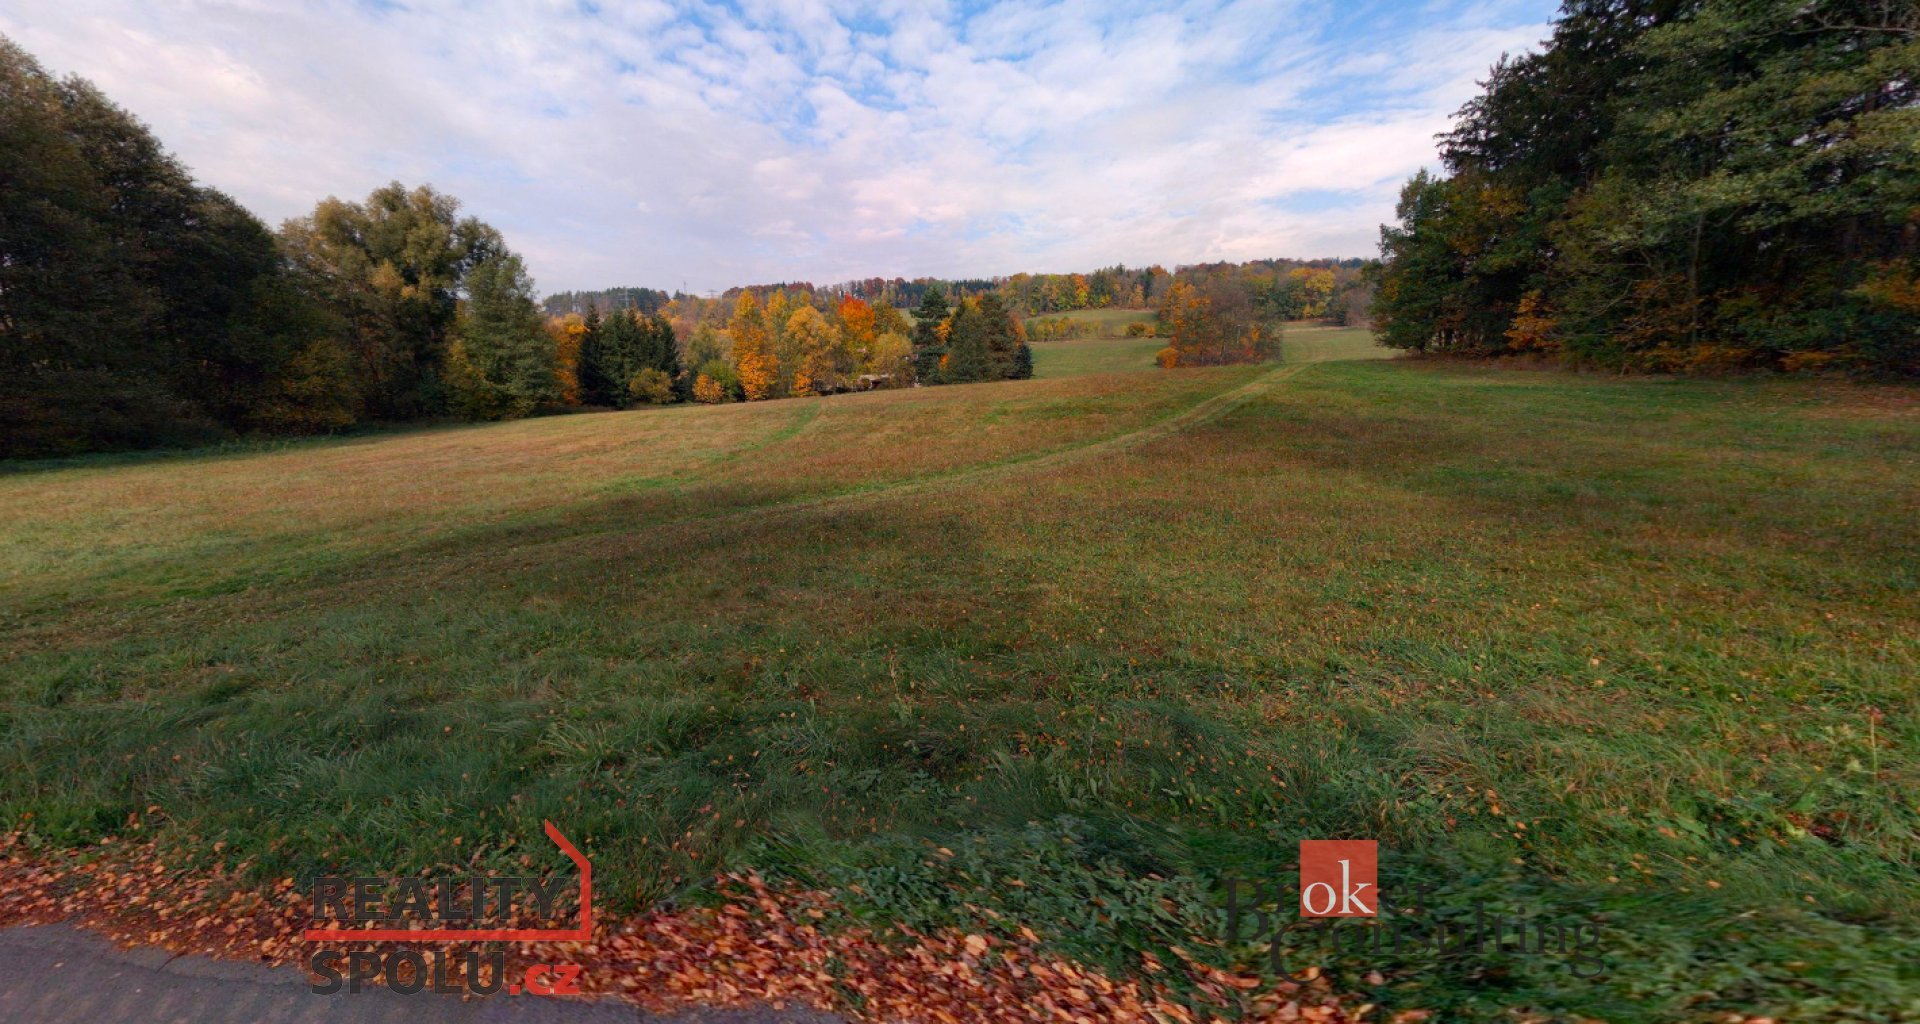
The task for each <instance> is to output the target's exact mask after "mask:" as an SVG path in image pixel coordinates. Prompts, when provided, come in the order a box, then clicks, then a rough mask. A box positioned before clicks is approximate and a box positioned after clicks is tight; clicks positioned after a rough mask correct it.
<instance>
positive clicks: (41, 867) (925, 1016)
mask: <svg viewBox="0 0 1920 1024" xmlns="http://www.w3.org/2000/svg"><path fill="white" fill-rule="evenodd" d="M716 881H717V886H718V890H719V892H720V893H721V894H722V895H723V897H724V901H723V902H722V903H721V904H720V905H719V906H718V907H714V908H695V909H678V910H662V911H655V912H652V913H648V914H643V915H640V916H638V917H633V918H628V919H625V920H621V921H615V922H607V921H603V922H601V923H599V924H598V925H597V927H596V929H595V938H594V940H593V941H591V942H547V943H516V944H512V946H511V947H510V953H511V959H512V960H514V961H516V962H525V963H577V964H580V965H581V966H582V967H583V968H584V970H583V971H582V976H581V981H582V984H583V987H584V989H585V990H586V991H587V992H588V993H589V994H593V995H600V996H615V997H619V998H622V999H625V1000H627V1001H630V1002H633V1003H637V1004H639V1005H641V1006H644V1007H646V1008H648V1009H650V1010H655V1011H659V1010H667V1009H671V1008H674V1007H677V1006H687V1005H699V1006H739V1005H749V1004H773V1005H775V1006H781V1005H801V1006H807V1007H811V1008H814V1009H819V1010H827V1011H831V1012H836V1013H840V1014H844V1015H846V1016H848V1017H851V1018H853V1019H856V1020H861V1021H873V1022H937V1024H960V1022H963V1021H964V1022H969V1024H971V1022H984V1024H1017V1022H1041V1021H1045V1022H1064V1024H1093V1022H1113V1024H1200V1022H1202V1021H1206V1020H1212V1019H1219V1018H1218V1017H1216V1016H1215V1015H1214V1014H1210V1013H1206V1012H1202V1011H1196V1010H1194V1009H1192V1008H1191V1007H1190V1005H1188V1003H1197V1004H1201V1005H1211V1006H1216V1007H1221V1008H1223V1010H1222V1016H1231V1018H1232V1019H1236V1020H1243V1021H1251V1022H1258V1024H1266V1022H1278V1021H1315V1022H1326V1024H1343V1022H1347V1021H1358V1020H1361V1019H1363V1018H1365V1017H1366V1016H1367V1015H1368V1014H1369V1013H1370V1012H1371V1011H1372V1009H1373V1008H1372V1007H1371V1006H1367V1005H1357V1006H1346V1005H1343V1004H1342V1002H1341V1000H1340V998H1339V997H1338V996H1336V995H1335V994H1334V993H1333V992H1332V990H1331V988H1330V986H1329V985H1328V983H1327V981H1326V979H1325V978H1322V977H1318V976H1317V975H1318V972H1313V974H1312V976H1309V977H1308V978H1307V979H1306V980H1292V979H1288V980H1282V981H1280V982H1279V983H1277V984H1275V985H1272V986H1267V988H1266V990H1265V991H1259V990H1260V989H1261V988H1262V986H1263V984H1264V983H1263V981H1262V980H1261V979H1258V978H1253V977H1247V976H1241V975H1234V974H1230V973H1228V972H1225V971H1221V970H1219V969H1218V968H1214V967H1210V966H1208V965H1205V964H1201V963H1199V962H1197V961H1194V960H1190V959H1186V958H1184V957H1183V958H1182V960H1183V963H1182V965H1181V966H1180V967H1178V968H1170V967H1169V966H1167V965H1163V964H1162V963H1161V962H1160V961H1159V960H1157V959H1155V958H1154V957H1152V955H1151V954H1143V959H1142V965H1141V966H1142V969H1143V972H1144V974H1145V978H1144V979H1142V980H1126V979H1115V978H1110V977H1108V976H1106V975H1105V974H1103V973H1101V972H1099V971H1095V970H1091V969H1089V968H1086V967H1083V966H1081V965H1078V964H1075V963H1072V962H1069V961H1066V960H1062V959H1059V958H1058V957H1055V956H1052V955H1049V954H1047V953H1045V952H1043V951H1042V950H1041V949H1040V948H1039V942H1038V937H1037V936H1036V935H1035V933H1034V932H1033V931H1032V930H1030V929H1026V928H1022V929H1019V934H1018V935H1017V937H1005V936H1001V935H987V934H980V933H974V932H960V931H953V932H942V933H939V934H932V935H922V934H918V933H914V932H911V931H905V930H902V931H901V932H899V933H898V934H893V935H887V936H881V935H878V934H876V933H874V932H873V931H871V930H868V929H866V928H864V927H858V926H855V927H834V928H831V929H829V928H826V927H823V922H826V921H828V920H829V919H838V918H840V917H841V915H837V914H835V913H834V912H833V909H834V908H833V903H832V897H831V895H830V894H828V893H825V892H817V891H800V890H792V889H776V888H773V887H771V886H769V885H767V884H766V883H765V882H764V881H762V880H761V879H760V878H758V877H757V876H754V875H726V876H723V877H721V878H719V879H717V880H716ZM222 893H225V894H226V895H224V896H222V895H221V894H222ZM58 920H71V921H76V922H79V923H82V924H84V925H86V926H87V927H90V928H92V929H94V930H96V931H99V932H102V933H103V934H105V935H107V936H108V937H110V938H112V939H113V940H115V941H116V942H119V943H122V944H125V945H141V946H160V947H164V948H166V949H170V950H173V951H175V952H182V953H200V954H205V955H211V956H217V957H223V958H228V959H250V960H256V961H260V962H265V963H270V964H298V963H299V962H301V960H302V959H303V957H304V956H305V954H306V953H308V952H309V951H310V949H311V948H312V945H311V944H310V943H308V942H306V941H305V940H304V939H303V938H302V937H301V931H302V929H304V928H306V927H308V926H309V925H311V924H312V923H313V922H312V919H311V908H310V906H309V905H308V902H307V900H306V898H305V897H304V896H303V895H302V894H301V893H300V892H299V891H297V888H296V886H295V884H294V882H293V880H292V879H283V880H281V881H280V882H278V883H277V884H275V885H273V886H271V887H269V888H268V889H266V890H261V889H259V888H257V887H242V888H236V887H235V886H234V884H233V879H232V878H231V877H229V876H224V875H222V874H220V873H219V872H212V873H201V872H186V871H176V870H172V869H170V868H169V867H168V866H167V865H166V864H165V863H164V862H163V861H162V860H161V859H160V855H159V854H158V853H157V852H156V851H155V850H154V849H153V848H152V847H150V846H129V845H123V844H114V843H113V842H112V841H107V842H105V843H103V844H102V845H101V846H99V847H96V848H94V849H92V850H89V851H87V854H86V855H85V856H78V855H66V856H62V857H57V858H56V857H47V856H42V855H35V854H31V853H29V852H28V851H26V850H24V849H22V848H21V847H20V846H19V844H18V843H17V842H15V841H12V840H0V926H5V925H16V924H28V923H43V922H51V921H58ZM328 947H329V948H338V947H337V946H336V944H332V943H329V944H328ZM370 948H371V947H370ZM377 948H393V946H392V944H389V943H382V944H378V947H377ZM423 948H440V947H433V946H427V947H423ZM1175 970H1178V971H1181V972H1184V974H1185V978H1186V981H1187V983H1188V985H1189V986H1190V993H1191V994H1192V995H1196V996H1197V997H1198V998H1197V999H1191V998H1190V999H1189V1000H1188V1002H1182V1001H1179V1000H1177V999H1175V998H1174V996H1173V993H1172V990H1171V989H1170V988H1169V987H1168V986H1167V985H1165V984H1164V983H1163V981H1162V979H1165V978H1167V977H1169V976H1170V974H1171V972H1172V971H1175ZM1224 1008H1232V1013H1231V1014H1227V1012H1226V1010H1225V1009H1224Z"/></svg>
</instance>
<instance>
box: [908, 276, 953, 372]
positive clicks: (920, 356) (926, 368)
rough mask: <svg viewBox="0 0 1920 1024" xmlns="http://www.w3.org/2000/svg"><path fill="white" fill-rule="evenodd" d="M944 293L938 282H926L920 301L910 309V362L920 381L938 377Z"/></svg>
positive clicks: (944, 316)
mask: <svg viewBox="0 0 1920 1024" xmlns="http://www.w3.org/2000/svg"><path fill="white" fill-rule="evenodd" d="M948 315H949V310H948V307H947V296H946V293H945V292H943V291H941V290H940V286H939V285H938V284H933V285H929V286H928V287H927V293H926V295H924V296H922V297H921V299H920V305H919V307H918V308H916V309H915V310H914V311H913V334H912V336H911V338H912V341H913V366H914V372H915V373H917V374H918V375H919V377H920V379H921V380H922V381H925V382H928V383H932V382H934V381H937V380H938V379H939V377H940V360H941V358H942V357H944V356H945V355H946V354H947V337H946V332H947V317H948Z"/></svg>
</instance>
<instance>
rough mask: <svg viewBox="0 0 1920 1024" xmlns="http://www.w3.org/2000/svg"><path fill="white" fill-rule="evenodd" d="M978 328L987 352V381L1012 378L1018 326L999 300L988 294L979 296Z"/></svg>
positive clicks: (1018, 343) (1018, 333)
mask: <svg viewBox="0 0 1920 1024" xmlns="http://www.w3.org/2000/svg"><path fill="white" fill-rule="evenodd" d="M979 301H980V326H981V332H982V335H983V338H984V340H985V342H986V351H987V377H988V378H990V379H993V380H1005V379H1008V378H1011V377H1012V376H1013V371H1014V358H1015V357H1014V353H1015V352H1016V351H1017V350H1018V349H1019V347H1020V343H1021V342H1020V326H1019V324H1017V323H1016V322H1015V321H1014V319H1013V313H1012V312H1011V311H1010V310H1008V309H1007V306H1006V303H1004V302H1001V301H1000V296H998V295H995V294H993V293H992V292H988V293H987V294H985V295H982V296H980V300H979Z"/></svg>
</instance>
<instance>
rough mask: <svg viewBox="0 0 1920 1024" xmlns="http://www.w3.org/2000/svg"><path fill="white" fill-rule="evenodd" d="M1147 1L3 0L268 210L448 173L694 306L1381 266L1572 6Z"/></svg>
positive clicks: (0, 15)
mask: <svg viewBox="0 0 1920 1024" xmlns="http://www.w3.org/2000/svg"><path fill="white" fill-rule="evenodd" d="M1141 6H1142V5H1117V4H1109V3H1094V2H1080V0H1070V2H1065V3H1052V4H1043V3H1037V2H1019V3H1008V4H1002V5H998V6H996V7H993V8H990V9H988V10H986V11H983V12H978V13H972V14H967V15H962V14H959V13H956V12H955V11H954V10H953V8H952V7H950V6H949V5H948V4H945V3H941V2H937V0H926V2H923V0H746V2H744V3H742V4H740V5H739V6H738V7H729V8H723V7H720V6H718V5H714V6H707V5H675V4H668V3H662V2H615V0H603V2H601V3H600V4H598V5H597V6H595V5H592V4H585V3H575V2H560V0H552V2H524V3H513V2H507V0H475V2H460V3H456V2H454V0H421V2H418V3H407V4H404V5H401V4H389V3H377V2H363V3H354V2H351V0H308V2H304V3H299V4H283V3H273V2H266V0H256V2H245V0H193V2H182V3H167V4H153V3H145V2H140V0H84V2H79V3H76V2H74V0H5V5H4V6H3V7H0V32H5V33H6V34H7V35H10V36H12V37H13V38H14V39H16V40H17V41H19V42H20V43H21V45H23V46H25V47H26V48H27V49H28V50H29V51H31V52H33V53H35V54H36V55H37V56H39V57H40V58H41V60H42V61H43V62H44V63H46V64H47V65H48V67H49V68H50V69H52V70H54V71H56V72H61V73H65V72H74V73H78V74H81V75H83V76H85V77H88V78H91V79H93V80H94V81H95V82H96V83H98V84H99V85H100V86H101V88H102V89H104V90H105V91H106V92H107V93H108V94H109V95H110V96H112V97H113V98H114V99H115V100H117V101H118V102H120V103H121V104H122V105H124V106H126V107H127V108H129V109H130V110H132V111H133V112H134V113H136V114H138V115H140V116H141V117H142V118H144V119H145V120H147V121H148V122H149V123H150V124H152V125H153V127H154V129H155V131H156V132H157V133H158V134H159V136H160V137H161V139H162V140H163V141H164V142H165V143H166V144H167V145H168V146H169V147H170V148H172V149H173V150H174V151H175V152H177V153H178V154H179V155H180V156H181V158H182V159H183V160H184V161H185V162H186V163H187V164H188V165H189V166H191V167H192V168H193V169H194V171H195V173H196V174H197V175H198V176H199V177H200V178H201V179H202V180H204V181H206V182H208V183H210V184H212V185H215V186H217V187H219V188H222V189H224V190H226V191H228V192H230V193H231V194H233V195H234V196H236V197H237V198H239V199H240V200H241V201H243V202H245V203H246V204H248V205H249V206H250V207H252V208H253V209H254V210H255V211H256V212H258V213H260V214H261V215H262V216H263V217H265V218H267V219H269V220H270V221H277V220H279V219H281V218H284V217H288V216H295V215H298V214H300V213H304V212H305V211H306V210H308V209H310V208H311V206H312V204H313V203H314V201H316V200H318V199H319V198H321V197H323V196H326V195H329V194H332V195H340V196H348V197H352V196H359V195H363V194H365V193H366V192H367V191H369V190H370V189H372V188H373V187H375V186H376V185H379V184H381V183H384V182H385V181H387V180H389V179H393V178H398V179H401V180H403V181H407V182H410V183H411V182H418V181H428V182H431V183H433V184H434V185H435V186H437V187H439V188H441V189H443V190H445V191H448V192H451V193H453V194H455V195H457V196H459V197H461V199H462V200H464V201H465V203H466V206H467V209H468V210H469V212H472V213H474V214H477V215H478V216H480V217H482V218H484V219H486V220H488V221H490V222H492V223H494V224H495V225H497V226H499V227H500V228H501V229H502V230H503V231H505V232H506V233H507V236H508V238H509V241H510V242H511V244H513V245H514V246H515V247H516V248H519V249H520V250H522V251H523V252H525V253H526V254H527V256H528V259H529V262H530V263H531V265H532V267H533V270H534V273H535V276H536V277H537V278H538V279H539V281H540V283H541V284H542V285H543V286H545V287H547V288H550V289H559V288H568V287H599V286H606V285H614V284H648V285H654V286H666V287H675V286H678V285H679V284H680V283H681V282H682V281H686V282H688V283H690V284H691V285H692V286H693V287H695V288H700V289H705V288H720V287H725V286H727V285H730V284H739V283H745V282H749V281H770V280H793V279H806V280H813V281H816V282H820V283H826V282H830V281H836V280H842V279H846V278H851V277H866V276H872V275H875V274H886V275H893V274H902V275H906V276H914V275H919V274H937V275H943V276H961V275H964V276H977V275H985V274H999V273H1011V272H1014V271H1019V270H1067V269H1089V268H1092V267H1094V266H1099V265H1104V264H1108V263H1112V262H1114V261H1125V262H1127V263H1130V264H1141V263H1148V262H1156V261H1157V262H1165V263H1177V262H1191V261H1194V260H1200V259H1221V258H1235V259H1243V258H1252V257H1258V256H1279V255H1296V256H1311V255H1364V254H1367V253H1369V252H1371V251H1372V246H1373V240H1374V238H1375V236H1376V231H1377V226H1378V224H1379V223H1380V221H1381V220H1383V219H1385V218H1386V217H1388V216H1389V215H1390V214H1391V209H1392V199H1393V195H1394V192H1395V190H1396V189H1397V187H1398V184H1399V182H1400V181H1401V180H1403V179H1404V178H1405V177H1406V176H1407V175H1409V174H1411V173H1412V172H1413V171H1414V170H1415V169H1417V168H1419V167H1420V166H1422V165H1430V164H1432V163H1433V162H1434V156H1435V150H1434V143H1433V138H1432V137H1433V135H1434V133H1435V132H1437V131H1440V130H1443V129H1444V128H1445V126H1446V120H1447V115H1448V114H1450V113H1451V112H1452V111H1453V110H1454V109H1455V108H1457V107H1458V106H1459V105H1460V103H1462V102H1463V101H1464V100H1466V99H1467V98H1468V97H1469V96H1471V95H1472V93H1473V91H1474V80H1475V79H1476V78H1477V77H1480V76H1482V75H1483V74H1484V72H1485V70H1486V68H1487V66H1488V65H1490V64H1491V63H1492V61H1493V60H1494V59H1495V58H1496V57H1498V56H1499V55H1500V53H1502V52H1503V51H1518V50H1520V49H1523V48H1525V47H1526V46H1528V45H1530V44H1532V43H1533V42H1534V41H1535V40H1537V39H1539V38H1540V37H1541V36H1543V35H1544V34H1545V28H1544V20H1545V18H1546V16H1547V15H1548V14H1549V13H1550V9H1551V5H1550V3H1549V2H1547V0H1505V2H1503V3H1496V4H1491V5H1489V4H1475V3H1470V2H1468V0H1457V2H1455V3H1451V4H1422V5H1418V6H1416V5H1412V4H1408V5H1401V6H1396V5H1393V4H1380V3H1371V4H1370V3H1367V2H1365V0H1361V2H1359V3H1355V2H1353V0H1347V2H1343V3H1339V4H1335V3H1333V2H1332V0H1277V2H1273V0H1269V2H1251V0H1249V2H1233V3H1224V4H1223V3H1214V2H1201V0H1184V2H1169V3H1164V4H1155V5H1149V6H1151V7H1152V9H1150V10H1142V9H1141ZM1308 199H1310V200H1311V201H1310V202H1309V201H1305V200H1308ZM1290 211H1291V212H1290ZM1300 211H1307V212H1300Z"/></svg>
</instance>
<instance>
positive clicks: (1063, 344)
mask: <svg viewBox="0 0 1920 1024" xmlns="http://www.w3.org/2000/svg"><path fill="white" fill-rule="evenodd" d="M1063 315H1064V316H1067V317H1069V318H1085V319H1096V318H1097V319H1100V320H1102V321H1103V322H1106V323H1109V324H1110V325H1118V326H1116V327H1114V328H1113V329H1112V330H1111V333H1110V334H1109V335H1108V336H1105V337H1099V338H1086V339H1074V340H1071V341H1049V342H1043V343H1040V344H1037V345H1035V346H1033V373H1034V376H1035V377H1039V378H1043V379H1045V378H1057V377H1074V376H1079V375H1081V374H1086V373H1123V372H1129V371H1135V370H1152V369H1154V362H1153V357H1154V353H1156V352H1159V351H1160V349H1161V348H1162V347H1164V346H1165V345H1166V341H1165V340H1163V339H1159V338H1129V337H1126V336H1125V334H1124V331H1125V329H1126V328H1125V325H1126V324H1127V323H1130V322H1133V321H1136V320H1140V321H1151V320H1152V319H1153V314H1152V313H1147V312H1138V311H1132V310H1115V309H1094V310H1082V311H1080V312H1076V313H1068V314H1063ZM1281 345H1282V346H1283V347H1284V348H1285V350H1286V351H1285V357H1286V360H1287V361H1288V362H1324V361H1327V360H1336V359H1381V358H1385V357H1386V356H1388V355H1390V354H1391V353H1390V351H1389V350H1387V349H1383V348H1380V347H1379V346H1377V345H1375V344H1374V342H1373V335H1372V333H1371V332H1369V331H1368V330H1367V329H1366V328H1364V327H1326V326H1322V325H1319V324H1291V325H1288V327H1287V328H1286V330H1285V333H1284V334H1283V335H1282V340H1281Z"/></svg>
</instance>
